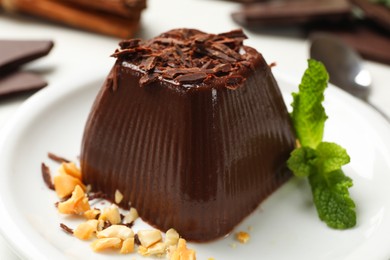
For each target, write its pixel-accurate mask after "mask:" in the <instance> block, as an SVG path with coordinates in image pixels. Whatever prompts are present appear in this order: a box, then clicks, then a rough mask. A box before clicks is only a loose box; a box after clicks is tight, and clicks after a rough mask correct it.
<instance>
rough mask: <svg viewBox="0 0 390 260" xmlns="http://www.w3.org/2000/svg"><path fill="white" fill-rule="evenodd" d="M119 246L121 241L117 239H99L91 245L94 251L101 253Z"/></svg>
mask: <svg viewBox="0 0 390 260" xmlns="http://www.w3.org/2000/svg"><path fill="white" fill-rule="evenodd" d="M121 246H122V240H121V239H120V238H117V237H109V238H99V239H96V240H95V241H93V242H92V243H91V247H92V249H93V250H94V251H102V250H104V249H107V248H120V247H121Z"/></svg>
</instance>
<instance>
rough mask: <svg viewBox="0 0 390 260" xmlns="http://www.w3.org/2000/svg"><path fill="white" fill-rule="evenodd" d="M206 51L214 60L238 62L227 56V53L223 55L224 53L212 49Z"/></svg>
mask: <svg viewBox="0 0 390 260" xmlns="http://www.w3.org/2000/svg"><path fill="white" fill-rule="evenodd" d="M206 51H207V52H208V53H209V54H210V55H211V56H212V57H213V58H219V59H221V60H225V61H228V62H235V61H236V59H234V58H231V57H229V56H228V55H226V54H225V53H223V52H221V51H218V50H214V49H211V48H206Z"/></svg>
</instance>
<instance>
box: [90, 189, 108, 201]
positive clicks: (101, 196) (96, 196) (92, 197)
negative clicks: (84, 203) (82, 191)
mask: <svg viewBox="0 0 390 260" xmlns="http://www.w3.org/2000/svg"><path fill="white" fill-rule="evenodd" d="M105 198H107V196H106V194H104V193H103V192H101V191H98V192H94V193H88V200H95V199H105Z"/></svg>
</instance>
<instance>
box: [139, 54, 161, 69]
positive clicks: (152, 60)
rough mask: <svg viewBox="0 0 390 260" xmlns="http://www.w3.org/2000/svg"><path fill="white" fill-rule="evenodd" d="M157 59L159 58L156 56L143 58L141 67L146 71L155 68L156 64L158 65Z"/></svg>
mask: <svg viewBox="0 0 390 260" xmlns="http://www.w3.org/2000/svg"><path fill="white" fill-rule="evenodd" d="M156 59H157V58H156V57H154V56H151V57H148V58H147V59H146V60H143V61H142V62H141V65H140V67H141V68H143V69H144V70H146V71H149V70H151V69H153V68H154V66H155V65H156Z"/></svg>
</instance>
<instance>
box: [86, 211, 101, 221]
mask: <svg viewBox="0 0 390 260" xmlns="http://www.w3.org/2000/svg"><path fill="white" fill-rule="evenodd" d="M99 214H100V209H90V210H87V211H86V212H84V214H83V215H84V217H85V218H86V219H96V218H97V216H98V215H99Z"/></svg>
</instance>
